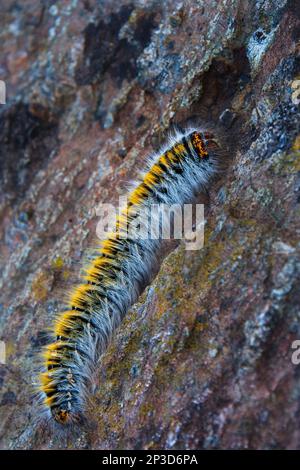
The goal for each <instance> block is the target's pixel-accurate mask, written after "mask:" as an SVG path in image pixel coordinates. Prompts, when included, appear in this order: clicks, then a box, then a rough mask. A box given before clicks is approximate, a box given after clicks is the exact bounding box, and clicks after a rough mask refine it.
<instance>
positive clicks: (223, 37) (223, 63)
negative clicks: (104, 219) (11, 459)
mask: <svg viewBox="0 0 300 470" xmlns="http://www.w3.org/2000/svg"><path fill="white" fill-rule="evenodd" d="M296 3H297V2H294V1H286V0H267V1H260V0H257V1H256V2H255V1H248V0H222V1H219V2H217V1H213V0H211V1H210V2H206V1H202V0H187V1H179V0H166V1H164V2H157V1H154V0H153V1H151V0H148V1H146V0H144V1H143V0H139V1H138V0H136V1H125V0H122V1H120V2H111V1H109V0H103V1H101V2H97V1H95V0H82V1H79V0H72V1H63V0H59V1H57V2H48V1H45V2H37V1H36V0H27V1H26V2H20V1H19V2H15V1H11V0H3V2H2V4H1V7H2V14H1V18H0V23H1V28H0V31H1V32H0V36H1V44H2V45H3V46H2V55H1V60H0V79H1V80H4V81H5V83H6V86H7V104H6V105H0V142H1V145H0V166H1V173H0V179H1V187H2V193H1V196H0V198H1V199H0V212H1V226H0V229H1V240H2V241H3V242H2V244H1V279H0V282H1V305H0V308H1V313H0V327H1V332H0V339H1V340H3V341H4V342H5V345H6V364H4V365H3V364H0V386H1V394H0V416H1V419H0V438H1V447H2V448H13V449H28V448H34V449H45V448H98V449H125V448H126V449H132V448H135V449H140V448H143V449H161V448H165V449H188V448H190V449H196V448H205V449H213V448H223V449H224V448H234V449H239V448H263V449H270V448H300V368H299V366H297V365H294V364H293V363H292V353H293V350H292V348H291V345H292V342H293V341H294V340H297V339H300V310H299V301H300V290H299V280H300V254H299V247H300V245H299V230H300V224H299V220H300V217H299V215H300V210H299V209H300V192H299V191H300V176H299V175H300V160H299V149H300V135H299V128H297V126H298V122H297V121H299V119H298V115H297V113H298V111H299V108H298V105H299V96H300V93H299V92H298V88H299V81H297V80H299V78H300V77H299V75H300V70H299V49H297V47H298V46H297V39H298V38H299V26H300V22H299V16H298V14H297V9H296ZM297 87H298V88H297ZM199 118H200V119H202V120H205V121H208V122H212V123H214V125H216V126H217V127H218V128H220V129H221V130H222V132H223V134H224V136H225V137H226V139H227V141H228V144H229V147H230V156H229V158H228V165H227V171H226V173H224V175H222V177H221V178H220V179H219V181H218V182H217V183H216V185H215V186H214V188H212V190H211V192H210V197H209V200H208V202H207V204H206V220H207V224H206V228H205V245H204V248H203V249H202V250H200V251H186V250H185V248H184V245H182V244H180V245H179V246H178V247H177V248H176V249H175V250H173V251H172V252H171V253H170V254H169V255H168V257H167V258H166V259H165V260H164V262H163V264H162V267H161V269H160V271H159V274H158V275H157V277H156V278H155V279H154V280H153V283H152V284H151V285H150V286H148V287H147V289H146V291H145V292H144V294H143V296H142V297H141V299H140V302H139V303H138V304H136V305H135V306H134V307H133V308H132V309H131V311H130V313H129V314H128V316H127V317H126V319H125V321H124V322H123V323H122V325H121V327H120V328H119V329H118V331H117V332H116V334H115V336H114V338H113V340H112V342H111V344H110V346H109V348H108V350H107V352H106V353H105V354H104V356H103V358H102V361H101V364H100V365H99V373H98V380H99V386H97V385H95V395H94V396H93V397H92V398H91V403H90V404H89V409H88V411H87V417H88V420H89V422H90V425H89V426H86V427H83V428H80V429H79V430H76V432H75V431H74V432H73V433H65V434H61V433H60V434H57V433H55V432H53V431H52V430H50V429H49V428H48V427H47V426H46V427H45V426H41V425H37V424H36V421H35V419H36V418H35V416H36V412H37V410H36V404H35V401H34V399H33V398H32V382H33V381H34V375H33V373H32V370H33V366H35V364H36V362H37V354H38V351H39V350H40V347H41V346H42V345H43V342H44V341H45V336H44V332H45V331H46V329H47V328H48V327H49V325H51V323H52V321H53V318H54V317H55V314H56V312H57V311H58V310H59V305H60V298H61V295H62V294H63V293H64V291H65V290H66V289H67V287H68V285H69V284H70V283H71V282H72V279H74V278H76V274H77V273H78V271H79V266H80V264H79V263H80V260H81V259H82V255H83V252H84V250H85V249H86V248H87V247H89V246H91V245H92V243H93V240H94V239H95V235H96V233H95V230H96V224H97V216H96V212H95V208H96V207H97V204H99V203H100V202H111V201H112V202H116V201H117V199H118V196H119V194H121V193H122V192H123V190H124V185H125V182H126V181H128V180H129V179H131V178H132V177H134V175H135V174H137V172H138V169H139V167H140V164H141V162H142V161H143V158H144V157H145V155H146V154H147V153H149V152H151V151H152V150H153V148H154V149H155V148H157V146H158V145H159V143H160V142H161V141H162V140H163V135H164V132H165V131H166V130H168V129H169V128H170V127H171V125H172V124H173V123H180V124H184V123H186V122H189V120H190V119H199Z"/></svg>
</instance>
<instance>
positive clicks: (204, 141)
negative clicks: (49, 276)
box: [191, 131, 220, 159]
mask: <svg viewBox="0 0 300 470" xmlns="http://www.w3.org/2000/svg"><path fill="white" fill-rule="evenodd" d="M191 142H192V145H193V148H194V150H195V152H196V153H197V155H198V156H199V157H200V158H201V159H203V158H208V157H209V153H210V152H213V151H214V150H217V149H218V148H219V147H220V145H219V143H218V141H217V140H216V138H215V136H214V135H213V134H212V133H211V132H208V131H207V132H206V131H205V132H199V131H194V132H193V133H192V134H191Z"/></svg>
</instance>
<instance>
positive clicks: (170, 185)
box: [39, 128, 222, 424]
mask: <svg viewBox="0 0 300 470" xmlns="http://www.w3.org/2000/svg"><path fill="white" fill-rule="evenodd" d="M220 155H222V146H221V145H220V144H219V142H218V140H217V139H216V138H215V137H214V135H213V134H212V133H211V132H206V131H201V130H199V129H197V128H189V129H187V130H185V131H184V132H179V131H176V132H175V134H174V135H173V136H172V137H170V138H169V141H168V143H167V145H165V146H164V147H163V148H162V149H161V151H160V152H159V153H155V154H154V155H152V157H150V159H149V161H148V163H147V165H146V169H145V170H144V171H143V172H142V173H141V174H140V176H139V178H138V180H137V182H136V183H135V185H134V186H133V188H132V190H131V191H130V192H129V193H128V195H127V201H128V202H127V205H126V207H125V208H124V209H123V211H122V212H121V215H120V216H119V217H118V219H117V222H116V229H115V231H114V232H112V233H110V234H109V235H108V236H107V238H106V239H105V240H104V241H102V242H101V244H100V246H99V248H97V249H96V250H95V254H94V255H93V258H92V260H91V261H90V263H89V265H88V266H87V267H86V268H85V271H84V276H83V279H82V281H81V283H80V284H79V285H77V286H76V287H75V288H74V289H73V290H72V291H71V292H70V294H69V298H68V301H67V302H66V307H65V309H64V310H63V311H62V312H61V313H60V314H59V315H58V316H57V319H56V320H55V323H54V326H53V330H52V339H51V341H52V342H51V343H50V344H48V345H47V346H46V347H45V349H44V351H43V372H42V373H41V374H40V387H39V392H40V396H41V398H42V401H43V403H44V405H45V408H46V411H47V413H48V415H49V416H50V417H51V416H52V417H53V418H54V420H55V421H56V422H58V423H60V424H68V423H73V422H76V421H77V420H78V419H79V418H80V417H81V416H83V414H84V407H85V402H86V399H87V392H88V388H89V382H90V378H91V376H92V374H93V373H94V371H95V364H96V362H97V360H98V359H99V357H100V355H101V354H102V353H103V351H104V350H105V348H106V346H107V343H108V341H109V338H110V336H111V334H112V332H113V331H114V330H115V328H116V327H117V326H118V325H119V324H120V322H121V320H122V318H123V317H124V315H125V314H126V312H127V311H128V309H129V307H130V306H131V305H132V304H133V303H134V302H136V300H137V299H138V297H139V295H140V294H141V292H142V290H143V289H144V287H145V285H146V283H147V282H148V281H149V275H150V274H149V273H151V270H152V268H153V266H154V265H155V264H156V253H157V249H158V247H159V245H160V244H161V240H160V239H158V240H157V239H156V240H155V239H138V238H136V237H134V235H133V234H132V233H131V235H130V236H128V237H127V238H124V237H122V236H121V232H122V230H123V229H124V228H125V226H126V229H128V227H130V225H131V224H133V222H134V218H135V214H136V210H137V209H138V210H139V211H143V210H146V209H147V208H148V207H149V206H151V205H152V204H161V203H164V204H168V205H172V204H181V205H182V204H185V203H188V202H192V201H193V200H194V198H195V196H196V195H197V194H198V193H199V192H200V191H202V190H203V189H205V190H206V189H207V187H208V184H209V183H210V182H211V180H212V178H213V177H214V175H215V174H216V173H217V172H218V169H219V166H220V165H219V164H220Z"/></svg>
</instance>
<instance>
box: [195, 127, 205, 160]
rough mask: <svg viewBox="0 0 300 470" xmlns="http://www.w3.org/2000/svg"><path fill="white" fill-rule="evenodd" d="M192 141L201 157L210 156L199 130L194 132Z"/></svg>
mask: <svg viewBox="0 0 300 470" xmlns="http://www.w3.org/2000/svg"><path fill="white" fill-rule="evenodd" d="M191 141H192V144H193V147H194V149H195V150H196V152H197V155H199V157H200V158H205V157H208V151H207V150H206V148H205V144H204V141H203V139H202V137H201V134H200V133H199V132H193V133H192V136H191Z"/></svg>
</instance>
